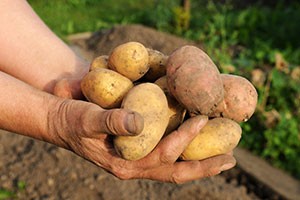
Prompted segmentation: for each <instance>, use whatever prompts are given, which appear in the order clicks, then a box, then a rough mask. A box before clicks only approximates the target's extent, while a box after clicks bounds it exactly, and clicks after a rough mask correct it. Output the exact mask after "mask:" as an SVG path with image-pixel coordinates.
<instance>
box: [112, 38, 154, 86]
mask: <svg viewBox="0 0 300 200" xmlns="http://www.w3.org/2000/svg"><path fill="white" fill-rule="evenodd" d="M148 60H149V55H148V51H147V49H146V48H145V47H144V45H143V44H141V43H138V42H127V43H124V44H121V45H119V46H117V47H116V48H114V49H113V51H112V53H111V54H110V55H109V58H108V65H109V68H110V69H112V70H114V71H116V72H119V73H120V74H122V75H124V76H125V77H127V78H129V79H130V80H132V81H136V80H138V79H140V78H141V77H142V76H144V74H145V73H146V72H147V71H148V70H149V66H148Z"/></svg>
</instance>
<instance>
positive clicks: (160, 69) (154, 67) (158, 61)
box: [144, 48, 168, 82]
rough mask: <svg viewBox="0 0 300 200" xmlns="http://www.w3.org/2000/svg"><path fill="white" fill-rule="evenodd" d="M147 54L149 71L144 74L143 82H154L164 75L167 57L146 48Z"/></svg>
mask: <svg viewBox="0 0 300 200" xmlns="http://www.w3.org/2000/svg"><path fill="white" fill-rule="evenodd" d="M147 51H148V54H149V64H148V65H149V71H148V72H147V73H146V74H145V76H144V78H145V80H147V81H149V82H154V81H155V80H157V79H158V78H160V77H162V76H164V75H166V63H167V59H168V56H166V55H164V54H163V53H161V52H160V51H157V50H154V49H149V48H147Z"/></svg>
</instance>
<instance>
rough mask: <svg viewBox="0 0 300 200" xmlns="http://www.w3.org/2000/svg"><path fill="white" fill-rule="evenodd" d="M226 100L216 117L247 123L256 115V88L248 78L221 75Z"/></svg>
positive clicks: (219, 106) (220, 105)
mask: <svg viewBox="0 0 300 200" xmlns="http://www.w3.org/2000/svg"><path fill="white" fill-rule="evenodd" d="M221 78H222V82H223V87H224V99H223V101H222V102H221V103H220V104H219V105H218V107H217V109H216V110H215V112H214V113H213V114H212V116H214V117H226V118H229V119H232V120H234V121H236V122H246V121H247V120H248V119H249V118H250V117H251V116H252V115H253V113H254V111H255V108H256V104H257V98H258V97H257V96H258V95H257V92H256V89H255V87H254V86H253V85H252V84H251V82H250V81H248V80H247V79H246V78H244V77H241V76H237V75H231V74H221Z"/></svg>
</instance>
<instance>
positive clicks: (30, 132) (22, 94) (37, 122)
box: [0, 72, 60, 145]
mask: <svg viewBox="0 0 300 200" xmlns="http://www.w3.org/2000/svg"><path fill="white" fill-rule="evenodd" d="M0 85H1V87H0V93H1V95H0V113H1V114H0V128H1V129H5V130H8V131H11V132H15V133H19V134H22V135H25V136H29V137H32V138H36V139H39V140H43V141H47V142H50V143H53V144H57V145H60V141H59V138H58V137H57V136H56V135H55V134H51V131H49V125H48V124H49V120H48V115H49V111H50V110H51V109H53V108H54V107H55V106H56V105H57V102H58V100H59V98H58V97H55V96H52V95H50V94H48V93H46V92H42V91H40V90H38V89H35V88H33V87H31V86H29V85H27V84H25V83H23V82H22V81H19V80H17V79H15V78H13V77H11V76H9V75H7V74H5V73H3V72H0Z"/></svg>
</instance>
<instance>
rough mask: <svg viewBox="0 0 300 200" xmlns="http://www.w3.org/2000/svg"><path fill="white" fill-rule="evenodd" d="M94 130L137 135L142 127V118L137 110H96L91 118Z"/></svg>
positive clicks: (112, 133) (113, 133)
mask: <svg viewBox="0 0 300 200" xmlns="http://www.w3.org/2000/svg"><path fill="white" fill-rule="evenodd" d="M92 121H93V122H94V132H96V133H107V134H111V135H120V136H121V135H123V136H126V135H138V134H139V133H141V132H142V130H143V128H144V119H143V117H142V116H141V115H140V114H138V113H137V112H133V111H129V110H125V109H111V110H105V111H102V112H97V114H96V115H95V116H94V119H92Z"/></svg>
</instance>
